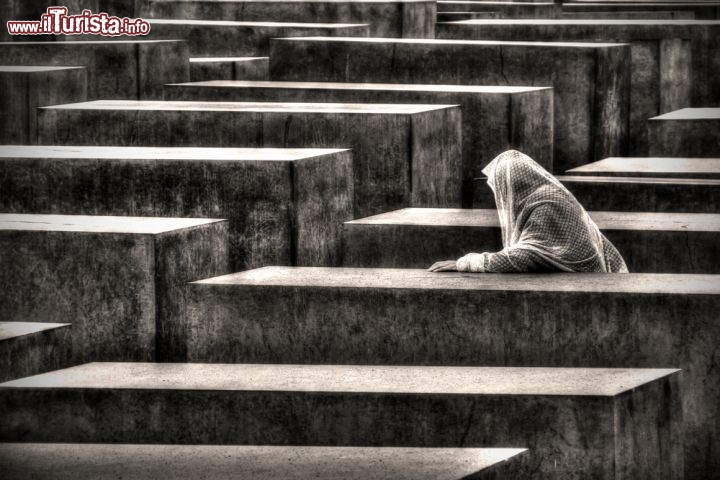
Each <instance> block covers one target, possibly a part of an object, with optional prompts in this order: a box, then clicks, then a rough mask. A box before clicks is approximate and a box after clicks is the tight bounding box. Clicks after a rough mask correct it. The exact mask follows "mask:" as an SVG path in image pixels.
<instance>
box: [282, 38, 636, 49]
mask: <svg viewBox="0 0 720 480" xmlns="http://www.w3.org/2000/svg"><path fill="white" fill-rule="evenodd" d="M274 40H283V41H289V42H290V41H298V42H324V43H386V44H391V45H392V44H407V45H425V46H428V45H438V46H440V45H467V46H490V47H491V46H495V45H501V46H506V47H512V46H517V47H554V48H594V49H597V48H608V47H622V46H625V45H628V44H627V43H601V42H504V41H495V40H432V39H424V38H378V37H289V38H276V39H274Z"/></svg>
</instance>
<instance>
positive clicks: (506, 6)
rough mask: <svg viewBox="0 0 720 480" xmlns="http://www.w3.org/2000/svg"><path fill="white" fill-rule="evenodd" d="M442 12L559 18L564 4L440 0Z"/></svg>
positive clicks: (439, 7) (439, 5)
mask: <svg viewBox="0 0 720 480" xmlns="http://www.w3.org/2000/svg"><path fill="white" fill-rule="evenodd" d="M437 8H438V11H442V12H493V13H495V14H497V15H498V16H499V18H557V17H559V16H560V15H561V14H562V4H561V3H556V2H548V1H544V2H518V1H512V2H503V1H478V0H450V1H444V0H439V1H438V2H437Z"/></svg>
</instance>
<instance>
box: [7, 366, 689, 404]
mask: <svg viewBox="0 0 720 480" xmlns="http://www.w3.org/2000/svg"><path fill="white" fill-rule="evenodd" d="M678 371H679V370H676V369H632V368H526V367H426V366H374V365H278V364H274V365H261V364H206V363H112V362H108V363H103V362H99V363H88V364H85V365H80V366H77V367H72V368H67V369H64V370H58V371H54V372H50V373H44V374H40V375H35V376H33V377H26V378H22V379H19V380H13V381H10V382H7V383H3V384H0V388H4V387H9V388H76V389H77V388H83V389H151V390H223V391H253V392H259V391H263V392H264V391H273V392H297V391H300V392H347V393H399V394H443V393H445V394H458V395H462V394H466V395H566V396H614V395H618V394H620V393H622V392H625V391H627V390H631V389H633V388H636V387H638V386H641V385H643V384H646V383H649V382H652V381H654V380H657V379H659V378H663V377H666V376H669V375H672V374H674V373H675V372H678Z"/></svg>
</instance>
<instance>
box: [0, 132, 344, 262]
mask: <svg viewBox="0 0 720 480" xmlns="http://www.w3.org/2000/svg"><path fill="white" fill-rule="evenodd" d="M0 191H2V192H3V194H2V196H0V211H3V212H12V213H40V212H42V213H64V214H75V215H130V216H133V215H134V216H150V217H201V218H203V217H205V218H207V217H212V218H224V219H227V220H228V221H229V241H230V259H231V266H232V269H233V270H231V271H239V270H245V269H248V268H257V267H260V266H265V265H304V266H334V265H338V264H339V262H340V258H339V257H340V237H341V225H342V222H344V221H347V220H350V219H352V218H353V212H352V207H353V176H352V154H351V152H350V151H347V150H320V149H316V150H313V149H295V150H292V149H237V148H156V147H48V146H35V147H9V146H7V147H0Z"/></svg>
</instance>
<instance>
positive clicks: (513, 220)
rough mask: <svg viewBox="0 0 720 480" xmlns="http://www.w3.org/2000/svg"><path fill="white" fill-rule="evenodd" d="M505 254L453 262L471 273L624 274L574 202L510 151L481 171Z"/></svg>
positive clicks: (619, 262) (618, 260) (549, 178)
mask: <svg viewBox="0 0 720 480" xmlns="http://www.w3.org/2000/svg"><path fill="white" fill-rule="evenodd" d="M483 173H484V174H485V175H487V177H488V185H489V186H490V188H491V189H492V190H493V193H494V194H495V203H496V204H497V210H498V215H499V217H500V226H501V228H502V240H503V247H504V248H503V249H502V250H501V251H499V252H497V253H482V254H477V253H471V254H469V255H466V256H465V257H463V258H461V259H459V260H458V261H457V269H458V270H460V271H474V272H498V273H499V272H533V271H563V272H619V273H625V272H627V267H626V266H625V262H624V261H623V259H622V256H621V255H620V253H619V252H618V251H617V249H616V248H615V247H614V246H613V245H612V244H611V243H610V241H609V240H608V239H607V238H605V236H604V235H603V234H602V233H600V230H599V229H598V227H597V225H596V224H595V222H594V221H593V220H592V219H591V218H590V216H589V215H588V213H587V212H586V211H585V209H583V207H582V206H581V205H580V203H579V202H578V201H577V200H576V199H575V197H574V196H573V195H572V194H571V193H570V192H569V191H568V190H567V189H566V188H565V187H564V186H563V185H562V184H561V183H560V182H559V181H558V180H557V179H556V178H555V177H553V176H552V175H551V174H550V173H548V172H547V171H546V170H545V169H544V168H542V167H541V166H540V165H538V164H537V163H536V162H535V161H534V160H532V159H531V158H530V157H528V156H527V155H524V154H522V153H520V152H517V151H515V150H510V151H507V152H505V153H502V154H501V155H499V156H498V157H496V158H495V159H494V160H493V161H492V162H490V164H489V165H488V166H487V167H485V169H484V170H483Z"/></svg>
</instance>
